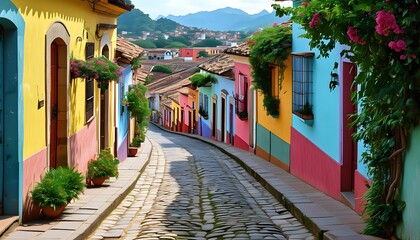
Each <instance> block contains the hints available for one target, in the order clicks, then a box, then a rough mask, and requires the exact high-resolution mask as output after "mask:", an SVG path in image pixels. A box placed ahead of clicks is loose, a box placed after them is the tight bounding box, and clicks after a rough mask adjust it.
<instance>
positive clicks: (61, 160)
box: [50, 38, 67, 168]
mask: <svg viewBox="0 0 420 240" xmlns="http://www.w3.org/2000/svg"><path fill="white" fill-rule="evenodd" d="M66 58H67V46H66V45H65V43H64V41H63V40H62V39H60V38H57V39H55V40H54V41H53V42H52V43H51V45H50V59H51V63H50V69H51V78H50V79H51V81H50V112H51V115H50V116H51V118H50V121H51V122H50V168H57V167H59V166H63V167H64V166H67V131H66V129H67V84H66V75H63V73H66V72H67V71H66V69H67V66H66Z"/></svg>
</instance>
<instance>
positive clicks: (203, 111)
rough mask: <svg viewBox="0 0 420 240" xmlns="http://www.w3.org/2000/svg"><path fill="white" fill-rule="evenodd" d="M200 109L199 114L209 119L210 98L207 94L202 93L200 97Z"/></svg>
mask: <svg viewBox="0 0 420 240" xmlns="http://www.w3.org/2000/svg"><path fill="white" fill-rule="evenodd" d="M198 98H199V108H198V113H199V114H200V115H201V116H202V117H204V118H205V119H207V118H208V113H209V106H208V104H209V97H208V96H207V95H206V94H203V93H200V95H199V97H198Z"/></svg>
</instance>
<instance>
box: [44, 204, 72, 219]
mask: <svg viewBox="0 0 420 240" xmlns="http://www.w3.org/2000/svg"><path fill="white" fill-rule="evenodd" d="M65 207H66V204H65V205H61V206H59V207H56V208H55V210H54V208H52V207H50V206H49V205H47V206H45V207H42V213H43V214H44V215H45V216H46V217H48V218H58V217H59V216H60V215H61V213H62V212H63V211H64V208H65Z"/></svg>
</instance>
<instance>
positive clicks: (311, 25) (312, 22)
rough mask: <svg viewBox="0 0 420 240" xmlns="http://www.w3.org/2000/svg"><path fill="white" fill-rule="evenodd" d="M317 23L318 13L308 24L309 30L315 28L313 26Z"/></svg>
mask: <svg viewBox="0 0 420 240" xmlns="http://www.w3.org/2000/svg"><path fill="white" fill-rule="evenodd" d="M318 23H319V13H315V14H314V16H313V17H312V20H311V21H310V22H309V27H310V28H312V29H313V28H315V26H316V25H317V24H318Z"/></svg>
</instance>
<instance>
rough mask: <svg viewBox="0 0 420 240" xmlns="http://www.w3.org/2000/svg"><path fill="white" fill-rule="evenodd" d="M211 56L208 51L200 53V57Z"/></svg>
mask: <svg viewBox="0 0 420 240" xmlns="http://www.w3.org/2000/svg"><path fill="white" fill-rule="evenodd" d="M208 56H209V53H208V52H206V51H200V52H198V57H205V58H206V57H208Z"/></svg>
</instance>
